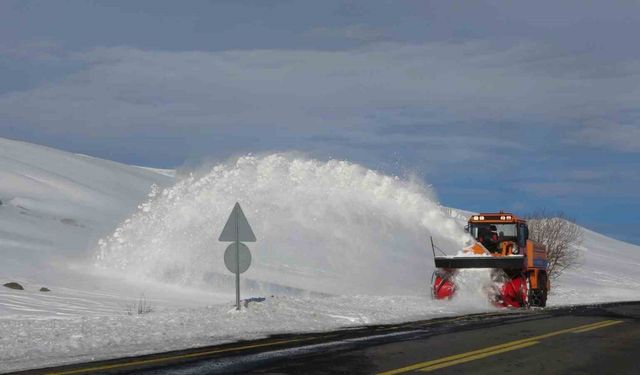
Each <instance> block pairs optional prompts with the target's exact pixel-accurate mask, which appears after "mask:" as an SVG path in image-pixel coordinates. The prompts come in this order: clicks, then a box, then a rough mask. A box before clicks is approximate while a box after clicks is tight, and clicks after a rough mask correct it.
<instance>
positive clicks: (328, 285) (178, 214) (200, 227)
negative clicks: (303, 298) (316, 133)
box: [97, 154, 468, 295]
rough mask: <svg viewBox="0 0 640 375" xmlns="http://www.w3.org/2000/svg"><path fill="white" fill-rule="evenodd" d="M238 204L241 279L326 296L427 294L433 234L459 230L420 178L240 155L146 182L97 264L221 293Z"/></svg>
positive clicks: (453, 236) (458, 234) (444, 239)
mask: <svg viewBox="0 0 640 375" xmlns="http://www.w3.org/2000/svg"><path fill="white" fill-rule="evenodd" d="M236 201H239V202H240V204H241V205H242V207H243V209H244V211H245V214H246V215H247V217H248V219H249V222H250V223H251V225H252V226H253V229H254V232H255V233H256V236H257V237H258V242H257V243H255V244H250V247H251V250H252V253H253V264H252V266H251V268H250V269H249V271H247V273H246V274H245V276H246V277H244V279H245V280H246V283H247V284H246V285H245V286H247V287H249V288H251V287H253V288H258V289H259V288H265V287H270V288H272V289H273V287H274V285H277V286H281V287H282V288H281V290H280V291H283V290H285V291H286V290H289V291H291V290H293V289H299V290H307V291H314V292H321V293H329V294H341V295H344V294H378V295H380V294H393V293H395V294H421V295H425V294H426V293H427V288H428V285H427V284H428V281H429V277H430V275H431V271H432V270H433V265H432V262H433V260H432V259H431V250H430V248H429V247H428V246H427V244H428V243H429V236H433V237H434V238H435V239H436V241H437V242H438V244H439V245H440V246H441V247H443V248H449V249H460V248H461V247H462V246H464V245H465V243H466V241H467V239H468V237H467V235H466V234H465V233H464V231H463V230H462V228H461V226H460V225H459V224H457V223H456V222H455V220H454V219H453V218H451V216H450V215H447V214H445V212H444V211H443V210H442V208H441V206H440V205H439V204H438V203H437V201H436V199H435V197H434V194H433V193H432V191H431V190H430V188H428V187H427V186H424V185H422V184H420V183H418V182H414V181H405V180H402V179H399V178H397V177H390V176H385V175H383V174H380V173H378V172H375V171H372V170H369V169H366V168H364V167H361V166H359V165H356V164H352V163H349V162H345V161H336V160H331V161H328V162H319V161H315V160H309V159H305V158H301V157H296V156H294V155H290V154H274V155H270V156H265V157H255V156H244V157H241V158H239V159H238V160H236V161H235V162H231V163H227V164H220V165H217V166H215V167H214V168H213V169H211V170H210V171H209V172H208V173H205V174H204V175H203V176H199V177H196V176H193V175H192V176H190V177H188V178H186V179H184V180H182V181H181V182H179V183H178V184H176V185H175V186H174V187H172V188H169V189H165V190H163V191H162V192H158V191H153V192H152V194H151V198H150V200H149V201H148V202H147V203H144V204H142V205H141V206H140V209H139V212H137V213H136V214H135V215H134V216H133V217H131V218H130V219H128V220H126V221H125V222H124V223H123V224H122V225H121V226H120V227H119V228H118V229H117V230H116V231H115V233H113V235H111V236H110V237H108V238H106V239H103V240H102V241H100V244H99V249H98V256H97V264H98V265H99V266H100V267H102V268H107V269H116V270H120V271H123V272H124V273H125V274H127V275H136V276H142V277H146V278H151V279H155V280H158V281H161V282H165V283H173V284H189V285H194V286H198V287H204V288H213V289H214V290H215V289H219V288H223V289H225V290H228V283H229V282H230V280H229V279H228V278H229V276H228V275H230V274H229V273H228V271H226V269H225V267H224V264H223V262H222V258H223V253H224V249H225V246H226V244H223V243H220V242H218V241H217V237H218V235H219V234H220V232H221V230H222V228H223V226H224V224H225V221H226V219H227V217H228V215H229V213H230V211H231V208H232V207H233V205H234V203H235V202H236Z"/></svg>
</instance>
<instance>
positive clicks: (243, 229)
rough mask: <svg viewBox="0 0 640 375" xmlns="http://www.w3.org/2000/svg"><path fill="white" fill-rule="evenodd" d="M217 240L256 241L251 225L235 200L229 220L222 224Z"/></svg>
mask: <svg viewBox="0 0 640 375" xmlns="http://www.w3.org/2000/svg"><path fill="white" fill-rule="evenodd" d="M218 241H223V242H232V241H243V242H256V236H255V234H253V231H252V230H251V226H250V225H249V222H248V221H247V218H246V217H245V216H244V212H242V208H240V204H239V203H237V202H236V205H235V206H234V207H233V211H231V215H230V216H229V220H227V223H226V224H225V225H224V229H223V230H222V233H221V234H220V238H218Z"/></svg>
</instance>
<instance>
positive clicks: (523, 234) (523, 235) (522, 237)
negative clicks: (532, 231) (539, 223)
mask: <svg viewBox="0 0 640 375" xmlns="http://www.w3.org/2000/svg"><path fill="white" fill-rule="evenodd" d="M528 237H529V228H527V226H526V225H525V224H519V225H518V247H525V246H527V239H528Z"/></svg>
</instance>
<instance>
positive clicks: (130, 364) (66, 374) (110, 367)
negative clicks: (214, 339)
mask: <svg viewBox="0 0 640 375" xmlns="http://www.w3.org/2000/svg"><path fill="white" fill-rule="evenodd" d="M315 338H316V337H308V338H304V339H294V340H280V341H272V342H267V343H264V344H254V345H245V346H236V347H232V348H226V349H218V350H210V351H206V352H198V353H190V354H180V355H173V356H169V357H162V358H152V359H143V360H139V361H134V362H125V363H116V364H113V365H102V366H95V367H84V368H79V369H75V370H69V371H60V372H50V373H49V374H51V375H54V374H55V375H71V374H81V373H85V372H94V371H102V370H113V369H117V368H123V367H133V366H140V365H148V364H153V363H161V362H167V361H172V360H175V359H186V358H196V357H203V356H206V355H210V354H218V353H226V352H232V351H236V350H245V349H253V348H260V347H264V346H273V345H280V344H287V343H291V342H297V341H307V340H312V339H315Z"/></svg>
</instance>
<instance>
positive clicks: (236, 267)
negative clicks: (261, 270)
mask: <svg viewBox="0 0 640 375" xmlns="http://www.w3.org/2000/svg"><path fill="white" fill-rule="evenodd" d="M218 241H222V242H231V243H230V244H229V246H227V249H226V250H225V252H224V265H225V266H226V267H227V269H228V270H229V272H231V273H235V274H236V310H240V274H241V273H243V272H245V271H246V270H248V269H249V266H250V265H251V252H250V251H249V248H248V247H247V246H246V245H245V244H243V243H242V242H240V241H243V242H256V235H255V234H253V230H252V229H251V226H250V225H249V222H248V221H247V217H246V216H244V213H243V212H242V208H240V203H238V202H236V205H235V206H234V207H233V210H232V211H231V215H229V219H228V220H227V223H226V224H225V225H224V229H222V233H220V237H219V238H218Z"/></svg>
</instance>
